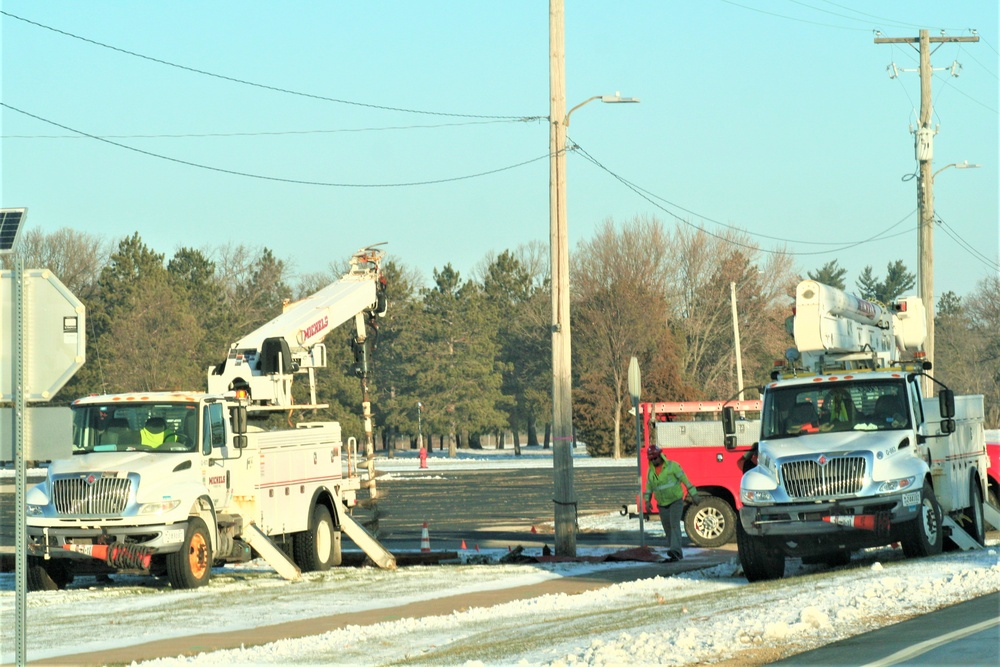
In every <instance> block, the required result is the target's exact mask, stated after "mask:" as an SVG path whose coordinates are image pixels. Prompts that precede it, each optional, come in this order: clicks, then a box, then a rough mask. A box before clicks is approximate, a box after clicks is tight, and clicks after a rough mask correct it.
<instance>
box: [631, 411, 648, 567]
mask: <svg viewBox="0 0 1000 667" xmlns="http://www.w3.org/2000/svg"><path fill="white" fill-rule="evenodd" d="M632 406H633V407H634V408H635V470H636V476H637V477H638V480H639V486H638V487H637V488H638V495H637V496H636V498H637V499H638V500H637V501H636V508H637V509H638V511H639V546H640V547H644V546H646V528H645V525H644V524H645V521H644V518H643V509H645V508H644V507H643V506H642V503H643V498H642V415H641V414H640V413H639V399H638V397H636V398H634V399H632Z"/></svg>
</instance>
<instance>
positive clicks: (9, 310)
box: [0, 269, 86, 401]
mask: <svg viewBox="0 0 1000 667" xmlns="http://www.w3.org/2000/svg"><path fill="white" fill-rule="evenodd" d="M12 274H13V272H11V271H0V393H2V395H0V399H2V400H5V401H13V400H14V398H15V396H14V392H15V390H16V387H12V386H11V384H12V382H11V376H12V369H11V364H12V363H13V362H14V361H15V359H16V356H17V350H15V349H13V348H14V342H13V341H14V310H13V297H12V287H13V285H12V282H11V281H12ZM23 277H24V296H23V307H24V341H25V343H24V360H23V363H24V375H25V387H24V390H25V400H28V401H48V400H50V399H51V398H52V396H53V395H54V394H55V393H56V392H57V391H59V390H60V389H61V388H62V387H63V385H64V384H66V382H68V381H69V379H70V378H71V377H73V374H74V373H76V371H77V370H79V369H80V367H81V366H83V362H84V361H85V359H86V350H85V347H86V333H85V328H84V327H85V324H86V317H85V311H86V309H85V308H84V306H83V303H81V302H80V300H79V299H77V298H76V295H74V294H73V293H72V292H70V291H69V290H68V289H67V288H66V286H65V285H63V284H62V282H60V280H59V279H58V278H56V276H55V275H54V274H53V273H52V272H51V271H49V270H48V269H27V270H25V271H24V272H23Z"/></svg>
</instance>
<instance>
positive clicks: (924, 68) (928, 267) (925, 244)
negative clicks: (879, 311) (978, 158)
mask: <svg viewBox="0 0 1000 667" xmlns="http://www.w3.org/2000/svg"><path fill="white" fill-rule="evenodd" d="M978 41H979V37H978V36H975V35H974V36H970V37H949V36H947V35H941V36H940V37H931V36H930V32H929V31H927V30H921V31H920V36H919V37H876V38H875V43H876V44H919V47H918V48H919V51H920V69H919V70H918V71H919V73H920V124H919V126H918V127H917V129H916V130H914V134H915V135H916V136H915V140H914V146H915V151H916V158H917V162H918V163H919V172H918V175H917V223H918V224H917V274H918V280H919V286H918V290H919V296H920V299H921V300H922V301H923V303H924V309H925V313H926V324H927V340H926V341H925V342H924V352H925V353H926V354H927V361H930V362H931V363H932V364H933V362H934V174H933V172H932V171H931V161H932V159H933V158H934V135H935V134H937V130H935V129H934V128H932V127H931V116H932V107H931V77H932V76H933V72H934V70H933V68H932V67H931V44H940V43H945V42H978ZM891 67H892V68H893V72H894V73H893V76H895V71H896V70H895V66H894V65H893V66H891ZM901 71H904V72H905V71H912V70H901ZM953 74H954V75H955V76H958V74H957V72H955V71H954V70H953ZM932 393H933V391H932V389H931V387H930V383H928V382H925V383H924V395H925V396H930V395H931V394H932Z"/></svg>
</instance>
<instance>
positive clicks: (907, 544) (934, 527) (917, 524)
mask: <svg viewBox="0 0 1000 667" xmlns="http://www.w3.org/2000/svg"><path fill="white" fill-rule="evenodd" d="M941 521H942V519H941V505H940V504H939V503H938V501H937V497H935V495H934V489H933V488H932V487H931V485H930V482H924V488H923V489H921V490H920V508H919V510H918V511H917V518H916V519H914V520H913V521H907V522H906V523H904V524H902V525H901V527H900V528H901V529H900V533H899V541H900V544H901V545H902V547H903V553H904V554H906V557H907V558H922V557H924V556H936V555H937V554H939V553H941V550H942V548H943V547H944V531H943V530H942V526H941Z"/></svg>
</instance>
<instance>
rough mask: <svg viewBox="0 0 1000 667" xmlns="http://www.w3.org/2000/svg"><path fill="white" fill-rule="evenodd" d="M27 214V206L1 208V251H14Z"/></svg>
mask: <svg viewBox="0 0 1000 667" xmlns="http://www.w3.org/2000/svg"><path fill="white" fill-rule="evenodd" d="M27 214H28V209H26V208H0V253H9V252H12V251H13V249H14V243H15V242H16V241H17V236H18V234H20V233H21V225H22V223H23V222H24V217H25V216H26V215H27Z"/></svg>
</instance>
